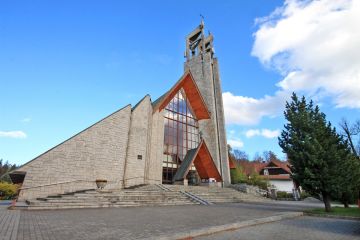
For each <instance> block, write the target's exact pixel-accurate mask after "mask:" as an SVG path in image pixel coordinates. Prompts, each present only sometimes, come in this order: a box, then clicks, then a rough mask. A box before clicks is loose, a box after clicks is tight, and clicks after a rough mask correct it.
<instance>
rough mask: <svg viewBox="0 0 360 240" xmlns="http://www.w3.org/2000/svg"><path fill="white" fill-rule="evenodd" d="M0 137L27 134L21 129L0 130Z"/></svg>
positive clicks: (22, 136)
mask: <svg viewBox="0 0 360 240" xmlns="http://www.w3.org/2000/svg"><path fill="white" fill-rule="evenodd" d="M0 137H8V138H26V137H27V135H26V133H24V132H23V131H7V132H6V131H0Z"/></svg>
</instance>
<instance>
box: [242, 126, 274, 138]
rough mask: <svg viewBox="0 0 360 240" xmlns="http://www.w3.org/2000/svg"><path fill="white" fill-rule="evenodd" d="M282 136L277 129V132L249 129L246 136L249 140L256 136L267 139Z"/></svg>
mask: <svg viewBox="0 0 360 240" xmlns="http://www.w3.org/2000/svg"><path fill="white" fill-rule="evenodd" d="M279 135H280V130H279V129H276V130H270V129H266V128H264V129H261V130H260V129H249V130H247V131H246V132H245V136H246V137H247V138H252V137H255V136H262V137H265V138H276V137H278V136H279Z"/></svg>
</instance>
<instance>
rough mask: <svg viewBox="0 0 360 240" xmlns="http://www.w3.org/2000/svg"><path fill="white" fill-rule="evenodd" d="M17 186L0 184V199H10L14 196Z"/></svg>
mask: <svg viewBox="0 0 360 240" xmlns="http://www.w3.org/2000/svg"><path fill="white" fill-rule="evenodd" d="M18 188H19V186H18V185H16V184H12V183H7V182H0V199H5V200H7V199H12V198H14V197H15V196H16V194H17V191H18Z"/></svg>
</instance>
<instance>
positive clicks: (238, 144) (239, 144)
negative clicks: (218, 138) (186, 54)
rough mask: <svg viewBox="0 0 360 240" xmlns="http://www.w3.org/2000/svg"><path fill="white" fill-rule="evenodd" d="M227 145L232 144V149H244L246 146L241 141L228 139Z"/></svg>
mask: <svg viewBox="0 0 360 240" xmlns="http://www.w3.org/2000/svg"><path fill="white" fill-rule="evenodd" d="M227 143H228V144H230V146H231V147H232V148H242V147H243V146H244V143H243V141H241V140H240V139H235V138H233V139H228V140H227Z"/></svg>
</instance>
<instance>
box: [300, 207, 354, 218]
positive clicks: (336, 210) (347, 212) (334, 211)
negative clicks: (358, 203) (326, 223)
mask: <svg viewBox="0 0 360 240" xmlns="http://www.w3.org/2000/svg"><path fill="white" fill-rule="evenodd" d="M305 212H307V213H314V214H325V215H335V216H349V217H360V208H358V207H351V208H343V207H332V208H331V212H325V209H324V208H314V209H311V210H308V211H305Z"/></svg>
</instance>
